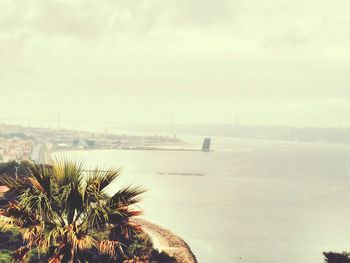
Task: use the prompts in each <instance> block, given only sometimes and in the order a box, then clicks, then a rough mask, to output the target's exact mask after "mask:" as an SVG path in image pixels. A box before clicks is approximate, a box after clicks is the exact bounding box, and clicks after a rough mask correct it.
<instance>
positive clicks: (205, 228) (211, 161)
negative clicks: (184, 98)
mask: <svg viewBox="0 0 350 263" xmlns="http://www.w3.org/2000/svg"><path fill="white" fill-rule="evenodd" d="M185 140H187V141H191V143H192V145H193V146H194V147H199V146H200V143H201V140H202V138H198V137H185ZM213 149H214V150H215V151H213V152H210V153H204V152H200V151H198V152H191V151H188V152H178V151H133V150H100V151H85V152H84V151H79V152H66V153H64V155H65V156H69V157H74V158H78V159H82V160H85V161H86V164H87V165H88V166H91V167H93V166H95V165H96V164H101V165H105V166H117V167H119V166H120V167H122V171H123V173H122V177H121V178H120V181H119V183H121V184H122V185H125V184H129V183H133V184H141V185H143V186H145V187H146V188H148V189H149V191H148V193H147V194H146V197H145V199H144V201H143V202H142V204H141V206H142V208H143V209H144V217H145V218H146V219H148V220H150V221H152V222H155V223H158V224H160V225H162V226H164V227H167V228H169V229H171V230H172V231H174V232H175V233H176V234H178V235H180V236H181V237H183V238H184V239H185V240H186V241H187V242H188V243H189V245H190V246H191V248H192V249H193V252H194V253H195V255H196V256H197V258H198V259H199V262H201V263H211V262H220V263H232V262H244V263H266V262H269V263H280V262H286V263H292V262H293V263H295V262H308V263H317V262H322V260H323V259H322V252H323V251H331V250H336V251H343V250H344V251H345V250H347V249H348V245H349V241H348V240H349V236H350V228H349V227H348V218H349V217H350V211H349V209H348V202H347V200H349V198H350V191H349V189H348V186H349V182H350V162H349V160H350V146H347V145H332V144H316V143H294V142H283V141H264V140H251V139H250V140H243V139H232V138H223V137H220V138H219V137H217V138H213ZM172 173H194V174H196V173H200V174H203V175H204V176H190V175H182V176H181V175H172ZM115 187H116V188H113V189H112V188H111V189H109V190H110V191H111V192H113V191H115V189H117V185H116V186H115Z"/></svg>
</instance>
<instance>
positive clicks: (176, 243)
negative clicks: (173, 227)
mask: <svg viewBox="0 0 350 263" xmlns="http://www.w3.org/2000/svg"><path fill="white" fill-rule="evenodd" d="M137 222H138V223H140V224H141V225H142V228H143V230H144V231H145V233H146V234H147V235H148V236H149V237H150V238H151V240H152V243H153V246H154V248H155V249H157V250H159V251H164V252H166V253H168V254H169V255H170V256H173V257H175V258H176V260H177V262H178V263H198V261H197V259H196V257H195V255H194V254H193V253H192V251H191V249H190V247H189V246H188V245H187V244H186V242H185V241H183V240H182V239H181V238H180V237H178V236H177V235H175V234H174V233H172V232H171V231H170V230H168V229H165V228H162V227H160V226H158V225H156V224H152V223H150V222H148V221H145V220H142V219H137Z"/></svg>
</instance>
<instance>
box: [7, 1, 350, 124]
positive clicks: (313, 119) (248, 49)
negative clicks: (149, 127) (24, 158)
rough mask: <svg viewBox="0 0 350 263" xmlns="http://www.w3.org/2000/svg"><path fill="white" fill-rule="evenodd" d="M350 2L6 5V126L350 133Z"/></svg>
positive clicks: (55, 2) (10, 2)
mask: <svg viewBox="0 0 350 263" xmlns="http://www.w3.org/2000/svg"><path fill="white" fill-rule="evenodd" d="M349 13H350V2H349V1H348V0H333V1H330V0H327V1H325V0H143V1H142V0H124V1H121V0H99V1H96V0H91V1H88V0H87V1H78V0H74V1H71V0H69V1H68V0H67V1H53V0H36V1H35V0H32V1H28V0H1V1H0V87H1V103H0V119H6V118H34V119H56V116H57V111H58V109H60V112H61V119H62V120H99V121H116V122H129V123H168V122H169V119H170V114H171V112H174V118H175V123H234V122H235V119H236V116H239V119H240V121H241V123H244V124H265V125H271V124H273V125H276V124H282V125H286V124H287V125H298V126H335V125H342V126H349V125H350V117H349V116H350V85H349V84H350V52H349V51H350V48H349V46H350V45H349V44H350V30H349V28H350V16H349Z"/></svg>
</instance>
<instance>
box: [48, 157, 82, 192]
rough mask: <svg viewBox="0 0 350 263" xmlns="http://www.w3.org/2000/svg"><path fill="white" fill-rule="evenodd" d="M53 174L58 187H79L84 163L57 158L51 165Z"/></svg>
mask: <svg viewBox="0 0 350 263" xmlns="http://www.w3.org/2000/svg"><path fill="white" fill-rule="evenodd" d="M53 174H54V176H55V178H56V180H57V183H58V185H59V187H62V186H65V185H68V184H73V185H74V186H76V187H80V186H81V183H82V179H83V174H84V163H83V162H81V161H74V160H69V159H66V158H64V157H57V158H56V159H55V160H54V163H53Z"/></svg>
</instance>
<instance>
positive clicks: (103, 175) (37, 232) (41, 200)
mask: <svg viewBox="0 0 350 263" xmlns="http://www.w3.org/2000/svg"><path fill="white" fill-rule="evenodd" d="M25 166H26V167H27V172H28V176H27V177H25V178H19V177H15V178H14V177H10V176H4V177H2V178H1V179H0V185H3V186H6V187H7V188H8V189H9V192H8V193H9V194H10V196H16V198H13V199H12V200H11V201H8V203H7V204H6V206H4V207H2V208H0V216H1V220H0V224H1V225H2V226H3V227H10V228H17V229H19V230H20V231H21V232H22V234H23V239H24V245H23V246H22V247H20V248H19V249H18V250H17V251H16V252H15V253H14V261H15V262H23V261H24V260H26V258H27V257H28V253H29V252H30V251H31V250H34V249H36V250H37V251H39V253H45V254H46V255H47V257H48V258H49V261H48V262H50V263H58V262H69V263H70V262H72V263H73V262H85V260H86V251H88V250H90V249H95V250H96V249H97V250H98V251H99V253H102V254H108V255H110V256H112V257H115V258H116V257H118V256H120V255H122V254H123V246H125V242H123V241H126V240H128V239H130V238H131V237H132V236H133V235H135V233H140V232H142V230H141V227H140V225H138V224H135V223H133V222H132V220H130V219H131V218H132V217H134V216H138V215H140V213H141V211H140V210H139V209H137V207H135V204H137V203H138V202H139V201H140V199H141V195H142V194H143V193H144V192H145V190H144V189H143V188H141V187H139V186H128V187H124V188H122V189H121V190H119V191H118V192H116V193H115V194H114V195H112V196H110V195H108V193H107V191H106V188H107V187H108V186H109V185H111V183H113V182H115V180H116V179H117V178H118V177H119V175H120V171H119V169H109V170H100V169H98V168H96V169H95V170H93V171H90V172H85V171H84V166H83V164H82V163H80V162H74V161H69V160H56V161H55V162H54V164H53V165H50V166H49V165H39V164H35V163H34V162H26V165H25ZM101 233H108V234H106V235H104V236H105V237H106V238H105V239H101V236H102V235H101Z"/></svg>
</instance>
